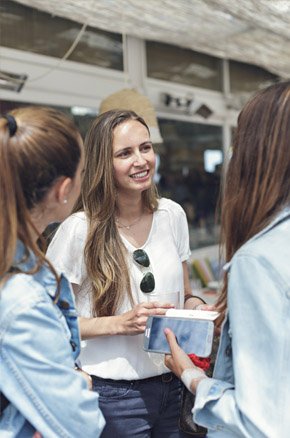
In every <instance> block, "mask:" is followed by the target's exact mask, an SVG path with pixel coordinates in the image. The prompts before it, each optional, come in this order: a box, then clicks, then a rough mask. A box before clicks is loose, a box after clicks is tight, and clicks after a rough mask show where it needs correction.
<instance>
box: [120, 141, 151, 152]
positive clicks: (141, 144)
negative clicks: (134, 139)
mask: <svg viewBox="0 0 290 438" xmlns="http://www.w3.org/2000/svg"><path fill="white" fill-rule="evenodd" d="M145 144H150V145H151V146H153V143H152V141H150V140H148V141H143V143H140V144H139V147H140V146H144V145H145ZM132 147H133V146H126V147H124V148H122V149H119V150H118V151H116V152H115V153H116V154H118V153H119V152H125V151H128V150H130V149H132Z"/></svg>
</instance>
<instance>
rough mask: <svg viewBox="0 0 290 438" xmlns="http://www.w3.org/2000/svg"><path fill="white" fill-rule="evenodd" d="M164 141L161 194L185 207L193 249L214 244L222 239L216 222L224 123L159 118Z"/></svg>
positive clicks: (162, 146) (161, 154)
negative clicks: (220, 124)
mask: <svg viewBox="0 0 290 438" xmlns="http://www.w3.org/2000/svg"><path fill="white" fill-rule="evenodd" d="M159 126H160V130H161V135H162V137H163V139H164V143H163V144H162V145H159V146H158V147H157V148H156V152H157V154H158V162H159V160H160V163H159V167H158V170H157V172H158V178H157V180H159V182H158V189H159V192H160V195H162V196H165V197H168V198H171V199H173V200H174V201H176V202H178V203H179V204H180V205H182V207H183V208H184V210H185V212H186V215H187V219H188V224H189V230H190V244H191V249H195V248H199V247H203V246H208V245H213V244H216V243H217V242H218V239H219V225H217V224H216V223H215V216H216V215H215V213H216V204H217V199H218V196H219V186H220V180H221V166H222V159H223V153H222V128H221V127H220V126H212V125H203V124H197V123H189V122H181V121H176V120H167V119H159Z"/></svg>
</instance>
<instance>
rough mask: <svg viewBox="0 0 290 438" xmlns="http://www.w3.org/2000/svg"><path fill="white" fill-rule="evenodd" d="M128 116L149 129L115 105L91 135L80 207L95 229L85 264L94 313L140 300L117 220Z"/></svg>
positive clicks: (150, 193)
mask: <svg viewBox="0 0 290 438" xmlns="http://www.w3.org/2000/svg"><path fill="white" fill-rule="evenodd" d="M128 120H136V121H138V122H139V123H141V124H142V125H144V126H145V127H146V129H147V130H148V132H149V128H148V126H147V125H146V123H145V121H144V120H143V119H142V118H141V117H139V116H138V115H137V114H136V113H135V112H133V111H125V110H124V111H123V110H111V111H107V112H105V113H103V114H101V115H100V116H98V117H97V118H96V120H95V121H94V122H93V124H92V126H91V128H90V130H89V132H88V133H87V136H86V139H85V157H86V158H85V167H84V174H83V181H82V188H81V195H80V198H79V200H78V202H77V204H76V206H75V208H74V211H81V210H83V211H84V212H85V214H86V216H87V219H88V223H89V228H88V235H87V240H86V246H85V263H86V268H87V273H88V277H89V279H90V282H91V285H92V292H93V313H94V315H95V316H96V315H98V316H109V315H114V314H115V313H116V311H117V309H118V307H119V305H120V304H121V303H122V301H123V299H124V297H125V296H126V295H127V296H128V297H129V300H130V303H131V305H133V304H134V300H133V297H132V292H131V287H130V277H129V272H128V266H127V263H126V255H127V253H126V248H125V246H124V244H123V243H122V240H121V237H120V235H119V232H118V229H117V226H116V223H115V213H116V194H117V191H116V185H115V180H114V170H113V136H114V129H115V128H116V127H117V126H119V125H121V124H122V123H124V122H126V121H128ZM142 196H143V203H144V207H145V208H146V209H147V210H148V211H151V212H153V211H155V210H156V208H157V204H158V201H157V191H156V187H155V185H154V184H152V186H151V188H150V189H148V190H146V191H144V192H143V193H142Z"/></svg>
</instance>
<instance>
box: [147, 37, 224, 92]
mask: <svg viewBox="0 0 290 438" xmlns="http://www.w3.org/2000/svg"><path fill="white" fill-rule="evenodd" d="M146 56H147V68H148V76H149V77H151V78H155V79H162V80H165V81H170V82H177V83H180V84H184V85H191V86H195V87H201V88H208V89H210V90H221V89H222V85H221V84H222V80H221V60H220V59H218V58H215V57H214V56H209V55H205V54H203V53H197V52H194V51H193V50H189V49H183V48H181V47H177V46H172V45H169V44H163V43H159V42H155V41H146Z"/></svg>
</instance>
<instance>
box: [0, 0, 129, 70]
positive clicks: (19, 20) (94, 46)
mask: <svg viewBox="0 0 290 438" xmlns="http://www.w3.org/2000/svg"><path fill="white" fill-rule="evenodd" d="M81 27H82V26H81V24H80V23H76V22H74V21H71V20H68V19H64V18H60V17H56V16H53V15H50V14H48V13H45V12H41V11H39V10H37V9H33V8H30V7H27V6H23V5H21V4H19V3H15V2H13V1H10V0H5V1H2V2H0V28H1V31H0V32H1V33H0V36H1V45H2V46H4V47H11V48H14V49H18V50H25V51H28V52H33V53H39V54H42V55H46V56H53V57H56V58H62V57H63V56H64V55H65V53H66V52H67V50H68V49H69V48H70V46H71V45H72V43H73V41H74V40H75V38H76V36H77V35H78V33H79V31H80V29H81ZM68 59H69V60H71V61H76V62H81V63H84V64H92V65H98V66H100V67H105V68H111V69H115V70H123V51H122V36H121V35H118V34H114V33H111V32H105V31H102V30H99V29H95V28H92V27H87V29H86V31H85V33H84V34H83V36H82V38H81V40H80V41H79V43H78V45H77V47H76V48H75V50H74V51H73V52H72V53H71V55H70V56H69V58H68Z"/></svg>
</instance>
